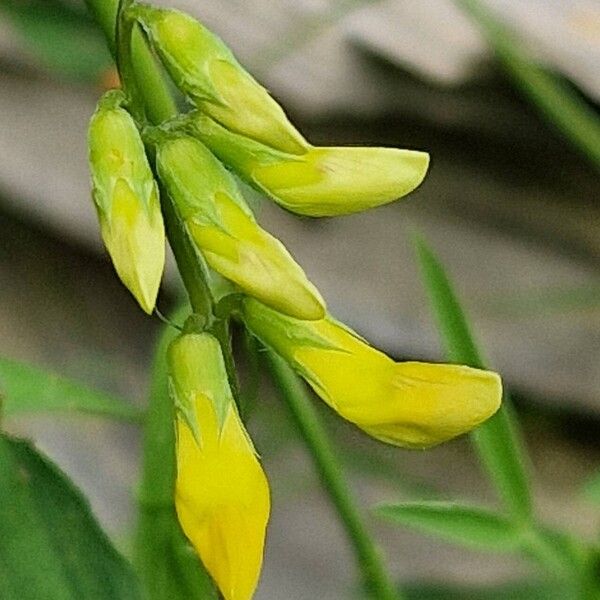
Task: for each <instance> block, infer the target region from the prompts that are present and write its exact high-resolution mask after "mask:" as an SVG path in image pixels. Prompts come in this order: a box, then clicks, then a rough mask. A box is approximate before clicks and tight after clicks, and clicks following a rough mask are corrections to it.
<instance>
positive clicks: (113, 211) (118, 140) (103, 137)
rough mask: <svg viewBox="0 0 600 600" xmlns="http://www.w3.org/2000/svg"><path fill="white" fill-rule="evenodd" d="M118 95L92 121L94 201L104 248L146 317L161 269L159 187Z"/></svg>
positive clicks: (104, 103)
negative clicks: (120, 104) (121, 106)
mask: <svg viewBox="0 0 600 600" xmlns="http://www.w3.org/2000/svg"><path fill="white" fill-rule="evenodd" d="M121 100H122V95H121V94H120V92H109V93H108V94H106V95H105V96H104V98H102V99H101V100H100V103H99V105H98V109H97V110H96V112H95V113H94V116H93V117H92V120H91V122H90V127H89V134H88V141H89V162H90V169H91V174H92V186H93V191H92V194H93V198H94V203H95V206H96V211H97V213H98V219H99V221H100V229H101V233H102V238H103V240H104V244H105V245H106V248H107V250H108V253H109V254H110V257H111V259H112V262H113V264H114V267H115V270H116V271H117V274H118V275H119V277H120V279H121V281H122V282H123V283H124V284H125V286H126V287H127V288H128V289H129V291H130V292H131V293H132V294H133V295H134V296H135V298H136V300H137V301H138V302H139V304H140V306H141V307H142V308H143V309H144V311H146V312H147V313H151V312H152V310H153V309H154V304H155V302H156V296H157V294H158V288H159V286H160V280H161V277H162V273H163V269H164V264H165V232H164V226H163V220H162V214H161V211H160V201H159V197H158V187H157V185H156V182H155V181H154V177H153V175H152V171H151V169H150V165H149V164H148V159H147V158H146V154H145V151H144V145H143V143H142V140H141V138H140V136H139V133H138V130H137V127H136V126H135V123H134V121H133V119H132V118H131V116H130V115H129V113H128V112H127V111H125V110H123V109H122V108H120V106H119V103H120V101H121Z"/></svg>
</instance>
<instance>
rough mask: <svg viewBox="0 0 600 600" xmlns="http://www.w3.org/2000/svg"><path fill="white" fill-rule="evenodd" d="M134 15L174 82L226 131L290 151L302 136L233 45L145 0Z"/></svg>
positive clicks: (298, 149) (294, 150) (297, 148)
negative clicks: (242, 60) (230, 47)
mask: <svg viewBox="0 0 600 600" xmlns="http://www.w3.org/2000/svg"><path fill="white" fill-rule="evenodd" d="M132 14H134V15H135V16H136V17H137V18H138V20H139V21H140V23H141V24H142V26H143V27H144V29H145V30H146V32H147V33H148V36H149V38H150V40H151V42H152V45H153V46H154V48H155V49H156V51H157V52H158V54H159V56H160V57H161V59H162V61H163V63H164V65H165V67H166V69H167V71H168V72H169V74H170V75H171V77H172V79H173V81H174V82H175V84H176V85H177V87H179V89H181V90H182V91H183V92H184V93H185V94H186V95H187V96H188V97H189V98H190V99H191V100H192V101H193V102H194V104H195V105H196V106H197V107H198V108H200V109H201V110H202V111H203V112H205V113H206V114H208V115H210V116H211V117H212V118H213V119H215V121H217V122H219V123H221V124H222V125H223V126H224V127H226V128H227V129H229V130H230V131H234V132H237V133H239V134H241V135H243V136H246V137H248V138H251V139H254V140H257V141H259V142H261V143H263V144H266V145H267V146H270V147H273V148H277V149H279V150H282V151H284V152H289V153H291V154H296V153H301V152H303V151H304V149H305V147H306V141H305V140H304V138H303V137H302V135H300V133H299V132H298V131H297V130H296V128H295V127H294V126H293V125H292V124H291V123H290V121H289V120H288V118H287V117H286V115H285V113H284V112H283V109H282V108H281V107H280V106H279V104H277V102H275V100H273V98H272V97H271V96H270V95H269V92H268V91H267V90H266V89H265V88H264V87H262V86H261V85H260V84H259V83H257V81H256V80H255V79H254V78H253V77H252V76H251V75H250V74H249V73H248V72H247V71H246V70H245V69H244V68H243V67H242V66H241V65H240V64H239V63H238V61H237V60H236V58H235V56H234V55H233V54H232V52H231V50H229V48H228V47H227V46H226V45H225V44H224V43H223V42H222V41H221V40H220V39H219V38H218V37H217V36H216V35H215V34H214V33H212V32H211V31H209V30H208V29H207V28H206V27H204V25H202V24H201V23H199V22H198V21H196V20H195V19H194V18H192V17H191V16H189V15H186V14H185V13H182V12H179V11H176V10H168V9H159V8H154V7H151V6H148V5H145V4H142V5H137V6H136V7H134V8H133V11H132Z"/></svg>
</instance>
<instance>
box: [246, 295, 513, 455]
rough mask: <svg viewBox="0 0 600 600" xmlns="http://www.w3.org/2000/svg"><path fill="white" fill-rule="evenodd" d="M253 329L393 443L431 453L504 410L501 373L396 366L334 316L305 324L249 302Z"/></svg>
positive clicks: (326, 396) (359, 421) (352, 416)
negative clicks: (430, 449)
mask: <svg viewBox="0 0 600 600" xmlns="http://www.w3.org/2000/svg"><path fill="white" fill-rule="evenodd" d="M243 307H244V308H243V318H244V320H245V322H246V324H247V325H248V327H249V328H250V330H251V331H252V332H253V333H254V334H255V335H256V336H257V337H258V338H260V339H261V340H262V341H263V342H264V343H265V344H266V345H267V346H269V347H270V348H272V349H273V350H274V351H275V352H277V353H278V354H279V355H281V356H282V357H283V358H284V359H286V360H287V361H288V362H289V363H290V364H291V365H292V366H293V367H294V368H295V369H296V370H297V371H298V373H299V374H300V375H302V377H304V379H306V381H307V382H308V383H309V384H310V385H311V387H312V388H313V389H314V390H315V392H316V393H317V394H318V395H319V396H320V397H321V398H322V399H323V400H324V401H325V402H326V403H327V404H328V405H329V406H330V407H331V408H332V409H333V410H335V411H336V412H338V413H339V414H340V415H341V416H342V417H344V418H345V419H347V420H348V421H350V422H352V423H354V424H355V425H357V426H358V427H360V428H361V429H363V430H365V431H366V432H367V433H368V434H369V435H371V436H373V437H375V438H377V439H379V440H381V441H384V442H388V443H390V444H394V445H397V446H404V447H408V448H426V447H429V446H433V445H435V444H439V443H441V442H444V441H446V440H449V439H451V438H453V437H455V436H457V435H460V434H462V433H465V432H467V431H469V430H471V429H473V428H474V427H477V425H479V424H481V423H482V422H483V421H485V420H486V419H487V418H489V417H490V416H492V415H493V414H494V413H495V412H496V410H497V409H498V408H499V406H500V402H501V397H502V386H501V382H500V378H499V377H498V375H497V374H496V373H492V372H490V371H483V370H480V369H472V368H470V367H465V366H460V365H449V364H430V363H421V362H400V363H396V362H394V361H393V360H392V359H391V358H389V357H387V356H386V355H385V354H383V353H382V352H379V351H378V350H376V349H374V348H372V347H371V346H369V345H368V344H367V343H366V342H365V341H364V340H362V339H361V338H360V337H358V336H357V335H356V334H355V333H354V332H353V331H351V330H350V329H348V328H347V327H345V326H343V325H341V324H340V323H338V322H336V321H335V320H334V319H332V318H331V317H329V316H328V317H326V318H325V319H322V320H319V321H310V322H308V321H300V320H298V319H292V318H290V317H287V316H285V315H281V314H279V313H277V312H276V311H274V310H271V309H270V308H268V307H266V306H264V305H263V304H261V303H260V302H257V301H255V300H252V299H250V298H248V299H246V300H244V303H243Z"/></svg>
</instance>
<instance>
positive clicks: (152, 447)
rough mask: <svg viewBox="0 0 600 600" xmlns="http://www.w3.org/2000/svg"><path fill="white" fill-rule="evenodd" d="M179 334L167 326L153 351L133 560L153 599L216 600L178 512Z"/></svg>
mask: <svg viewBox="0 0 600 600" xmlns="http://www.w3.org/2000/svg"><path fill="white" fill-rule="evenodd" d="M188 314H189V308H188V307H187V306H184V307H181V308H179V309H177V310H176V311H174V313H173V314H172V315H170V317H169V320H170V321H171V322H174V323H183V321H184V319H185V317H186V316H187V315H188ZM178 334H179V331H178V330H177V329H175V328H174V327H165V328H164V329H163V333H162V335H161V337H160V340H159V342H158V345H157V348H156V351H155V354H154V364H153V369H152V382H151V386H150V401H149V407H148V416H147V418H146V425H145V430H144V450H143V453H144V458H143V468H142V482H141V485H140V494H139V516H138V524H137V532H136V544H135V563H136V567H137V570H138V573H139V575H140V578H141V580H142V583H143V585H144V588H145V592H146V597H147V598H148V599H149V600H216V599H217V595H216V591H215V588H214V586H213V584H212V581H211V579H210V577H209V576H208V574H207V573H206V571H205V570H204V568H203V566H202V563H201V562H200V559H199V558H198V556H197V555H196V553H195V552H194V551H193V549H192V548H191V546H190V544H189V543H188V541H187V539H186V538H185V536H184V534H183V532H182V531H181V527H180V526H179V521H178V520H177V515H176V512H175V504H174V488H175V472H176V465H175V427H174V424H173V423H174V419H175V414H174V407H173V403H172V401H171V398H170V396H169V384H168V374H167V360H166V354H167V348H168V347H169V344H170V343H171V341H172V340H173V339H174V338H175V337H176V336H177V335H178Z"/></svg>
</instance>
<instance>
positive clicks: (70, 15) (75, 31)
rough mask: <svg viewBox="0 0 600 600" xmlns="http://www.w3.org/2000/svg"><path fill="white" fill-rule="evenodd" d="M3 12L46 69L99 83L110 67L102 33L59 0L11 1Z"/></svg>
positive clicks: (91, 22) (5, 4)
mask: <svg viewBox="0 0 600 600" xmlns="http://www.w3.org/2000/svg"><path fill="white" fill-rule="evenodd" d="M2 9H3V10H4V11H5V12H6V14H7V15H8V17H9V18H10V20H11V22H12V23H13V25H14V27H15V28H16V29H17V31H18V32H19V33H20V35H21V37H22V39H23V40H24V42H25V44H26V46H27V48H28V49H29V50H30V51H31V52H32V53H33V54H34V55H35V57H36V58H37V60H39V61H40V63H41V64H42V65H43V66H44V67H45V68H47V69H50V70H52V71H56V72H57V73H59V74H61V75H62V76H64V77H67V78H71V79H77V80H84V81H97V80H98V79H99V77H100V76H101V75H102V74H103V73H104V72H105V71H106V70H107V69H108V68H109V67H110V66H111V64H112V60H111V58H110V54H109V52H108V50H107V48H106V44H105V43H104V38H103V36H102V33H101V32H100V30H99V29H98V27H96V26H95V25H94V22H93V21H92V20H91V19H90V18H89V16H88V15H87V13H86V12H85V11H78V10H76V8H74V7H73V6H72V5H68V4H64V3H62V2H57V1H56V0H30V1H29V2H21V1H16V0H8V1H7V2H5V3H4V6H3V7H2Z"/></svg>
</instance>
